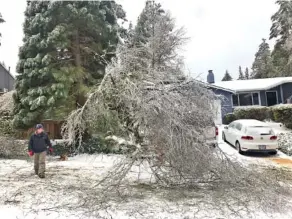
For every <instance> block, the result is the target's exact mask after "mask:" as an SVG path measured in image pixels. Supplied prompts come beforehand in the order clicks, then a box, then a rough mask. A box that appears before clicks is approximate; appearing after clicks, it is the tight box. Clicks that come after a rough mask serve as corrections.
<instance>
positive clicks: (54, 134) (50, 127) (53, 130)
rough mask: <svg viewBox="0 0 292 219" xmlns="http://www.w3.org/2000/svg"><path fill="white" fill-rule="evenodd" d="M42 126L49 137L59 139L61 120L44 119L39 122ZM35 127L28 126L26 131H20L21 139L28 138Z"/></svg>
mask: <svg viewBox="0 0 292 219" xmlns="http://www.w3.org/2000/svg"><path fill="white" fill-rule="evenodd" d="M41 124H42V125H43V126H44V129H45V132H46V133H47V134H48V135H49V137H50V139H61V138H62V136H61V128H62V124H63V121H54V120H45V121H43V122H42V123H41ZM34 131H35V128H30V129H28V130H27V131H23V132H21V136H20V137H21V138H22V139H28V138H29V137H30V136H31V135H32V134H33V132H34Z"/></svg>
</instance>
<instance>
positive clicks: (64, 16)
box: [14, 1, 125, 128]
mask: <svg viewBox="0 0 292 219" xmlns="http://www.w3.org/2000/svg"><path fill="white" fill-rule="evenodd" d="M119 19H125V12H124V11H123V9H122V7H121V6H120V5H118V4H116V3H115V2H114V1H28V3H27V8H26V11H25V23H24V35H25V37H24V40H23V41H24V42H23V46H22V47H21V48H20V51H19V63H18V66H17V72H18V73H19V76H18V77H17V81H16V94H15V95H14V99H15V109H14V113H15V119H14V125H15V126H16V127H18V128H26V127H30V126H31V125H32V124H34V123H36V122H40V121H41V120H42V119H45V118H52V117H57V116H58V115H59V114H61V115H62V116H64V114H68V113H69V112H70V111H72V110H73V109H75V108H76V107H80V106H82V105H83V104H84V102H85V100H86V94H87V92H88V90H89V89H90V87H92V86H94V85H96V83H98V82H99V81H100V80H101V79H102V78H103V75H104V72H105V66H106V64H107V63H108V62H109V61H110V60H111V58H112V57H113V56H114V55H115V49H116V46H117V44H118V42H119V38H120V36H119V33H120V31H121V27H120V26H119V25H118V20H119Z"/></svg>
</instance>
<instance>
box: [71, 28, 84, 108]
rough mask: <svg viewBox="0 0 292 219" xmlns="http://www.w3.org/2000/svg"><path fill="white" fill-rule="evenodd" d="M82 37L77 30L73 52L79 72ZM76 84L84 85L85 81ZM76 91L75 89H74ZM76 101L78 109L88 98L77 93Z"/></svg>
mask: <svg viewBox="0 0 292 219" xmlns="http://www.w3.org/2000/svg"><path fill="white" fill-rule="evenodd" d="M79 40H80V36H79V30H78V29H77V30H75V33H74V46H73V52H74V61H75V66H76V67H77V69H78V70H79V71H82V60H81V51H80V41H79ZM75 83H76V84H78V83H81V84H83V83H84V79H82V80H80V81H76V82H75ZM73 89H74V88H73ZM75 101H76V107H77V108H79V107H82V106H83V105H84V103H85V101H86V98H85V97H84V95H83V94H81V93H77V94H76V95H75Z"/></svg>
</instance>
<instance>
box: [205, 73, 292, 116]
mask: <svg viewBox="0 0 292 219" xmlns="http://www.w3.org/2000/svg"><path fill="white" fill-rule="evenodd" d="M212 82H215V81H212V80H211V84H210V87H212V90H214V88H216V87H217V88H220V89H218V90H214V93H215V94H217V93H222V95H223V96H224V99H226V101H224V104H223V105H222V107H223V108H224V110H223V111H222V112H223V115H222V116H224V115H225V114H226V113H231V112H233V110H234V108H236V107H240V106H273V105H277V104H286V103H292V101H291V100H292V77H278V78H265V79H251V80H236V81H222V82H217V83H216V82H215V83H212ZM209 83H210V82H209ZM227 91H229V92H227Z"/></svg>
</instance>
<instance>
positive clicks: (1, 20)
mask: <svg viewBox="0 0 292 219" xmlns="http://www.w3.org/2000/svg"><path fill="white" fill-rule="evenodd" d="M4 22H5V20H4V19H3V17H2V14H1V13H0V24H1V23H4ZM1 36H2V35H1V33H0V38H1ZM0 46H1V41H0Z"/></svg>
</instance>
